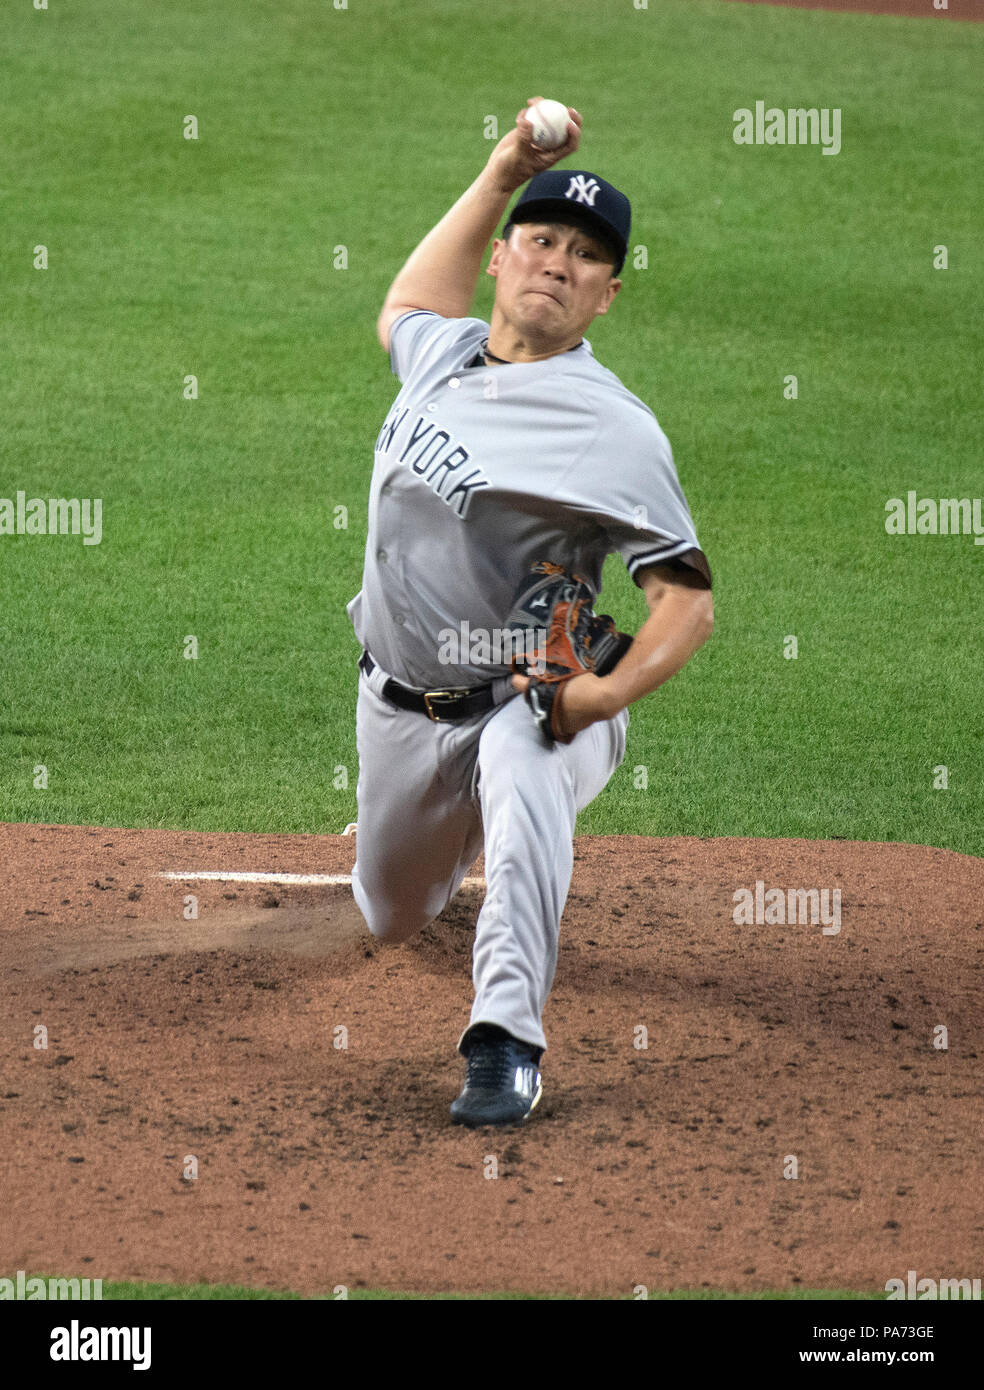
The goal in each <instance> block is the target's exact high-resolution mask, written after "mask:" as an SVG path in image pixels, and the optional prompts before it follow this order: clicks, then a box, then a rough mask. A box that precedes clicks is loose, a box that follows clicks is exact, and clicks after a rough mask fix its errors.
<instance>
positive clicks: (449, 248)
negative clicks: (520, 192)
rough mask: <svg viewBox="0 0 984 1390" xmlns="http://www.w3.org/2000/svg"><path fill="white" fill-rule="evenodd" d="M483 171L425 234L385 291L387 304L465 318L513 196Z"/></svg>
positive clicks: (486, 171)
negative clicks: (491, 244)
mask: <svg viewBox="0 0 984 1390" xmlns="http://www.w3.org/2000/svg"><path fill="white" fill-rule="evenodd" d="M512 193H513V190H512V189H511V188H503V187H501V185H499V184H498V183H497V182H496V179H495V177H494V175H493V174H492V173H491V171H490V170H489V169H488V168H487V167H486V168H485V169H483V170H482V172H481V173H480V174H479V176H478V178H477V179H476V180H475V182H474V183H473V184H472V185H471V187H470V188H468V189H467V190H466V191H465V192H464V193H463V194H462V195H461V197H460V198H459V199H458V201H457V202H456V203H455V205H454V207H453V208H451V210H450V211H449V212H447V213H445V215H444V216H443V217H442V218H441V220H440V222H438V224H437V226H436V227H434V228H433V229H432V230H431V231H429V232H428V233H427V235H426V236H425V237H424V239H423V241H422V242H421V243H420V244H419V246H418V247H417V249H416V250H415V251H414V252H413V254H412V255H411V256H410V258H409V260H408V261H407V262H406V264H405V265H404V267H403V269H402V270H401V271H400V273H399V274H398V275H397V277H396V279H395V280H394V281H393V283H392V285H391V286H390V290H389V294H388V295H387V296H386V303H387V305H389V304H406V305H411V306H412V307H413V308H415V309H433V310H434V312H435V313H438V314H441V315H442V316H443V317H444V318H464V317H465V315H466V314H467V313H468V310H469V309H470V307H471V302H472V300H473V299H474V297H475V287H476V285H477V284H478V276H479V273H480V271H481V269H482V256H483V255H484V253H485V248H486V247H487V246H488V244H489V242H490V241H491V239H492V236H493V233H494V232H495V229H496V227H498V225H499V222H500V220H501V218H502V215H503V213H504V212H505V210H506V207H507V206H508V203H509V199H510V197H511V196H512Z"/></svg>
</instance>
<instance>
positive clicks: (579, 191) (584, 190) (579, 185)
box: [564, 174, 601, 208]
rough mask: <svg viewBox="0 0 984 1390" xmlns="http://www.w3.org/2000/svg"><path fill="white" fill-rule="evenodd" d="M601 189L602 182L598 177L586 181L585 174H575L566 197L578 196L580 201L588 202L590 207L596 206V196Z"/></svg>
mask: <svg viewBox="0 0 984 1390" xmlns="http://www.w3.org/2000/svg"><path fill="white" fill-rule="evenodd" d="M600 190H601V184H600V183H599V182H598V180H597V179H594V178H592V179H588V180H587V181H585V178H584V175H583V174H575V175H574V176H573V177H572V179H571V181H570V183H569V184H568V187H567V192H566V193H565V194H564V197H565V198H576V199H577V201H578V202H579V203H587V205H588V207H589V208H593V207H594V201H595V198H597V196H598V194H599V192H600Z"/></svg>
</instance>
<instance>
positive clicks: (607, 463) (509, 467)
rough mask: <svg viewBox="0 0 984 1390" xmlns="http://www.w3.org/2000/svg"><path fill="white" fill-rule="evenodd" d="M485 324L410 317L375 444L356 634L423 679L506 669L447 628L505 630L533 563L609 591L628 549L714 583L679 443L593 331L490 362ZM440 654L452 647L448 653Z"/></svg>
mask: <svg viewBox="0 0 984 1390" xmlns="http://www.w3.org/2000/svg"><path fill="white" fill-rule="evenodd" d="M488 335H489V325H488V324H487V323H485V322H484V321H483V320H481V319H475V318H463V319H445V318H442V317H441V316H440V315H439V314H435V313H432V312H431V311H429V310H423V309H414V310H411V311H409V312H408V313H406V314H403V315H402V316H401V317H400V318H399V319H397V321H396V322H395V323H394V324H393V326H392V328H391V330H390V358H391V362H392V366H393V371H394V373H395V374H396V376H397V377H398V378H399V379H400V381H401V382H402V390H401V391H400V394H399V395H398V396H397V398H396V401H395V403H394V405H393V407H392V409H391V410H390V412H389V415H388V416H387V419H386V422H385V423H384V425H383V427H382V429H381V430H380V432H379V437H378V439H377V440H376V448H375V463H374V468H373V475H372V483H371V487H370V496H369V531H368V538H367V544H366V557H365V568H364V572H363V579H362V588H361V590H360V592H359V593H358V594H357V595H356V596H355V598H354V599H352V601H351V603H350V604H349V605H348V613H349V616H350V618H351V620H352V623H353V626H354V628H355V633H356V636H357V637H358V639H359V641H360V642H361V643H362V645H363V647H364V648H366V649H367V650H368V651H369V652H370V653H371V655H372V657H373V658H374V660H376V661H377V662H378V663H379V664H380V665H381V666H382V667H383V668H385V670H386V671H387V672H388V673H389V675H391V676H393V677H395V678H396V679H397V680H398V681H400V682H402V683H403V684H404V685H410V686H415V687H417V688H418V689H423V690H429V689H437V688H440V689H443V688H447V687H449V686H467V685H477V684H481V683H484V682H486V681H488V680H490V679H494V678H496V677H498V676H502V675H504V674H505V673H506V672H507V671H508V665H507V664H499V665H496V664H495V663H494V661H493V662H491V663H490V662H488V661H485V660H484V659H483V660H481V661H478V660H476V659H475V649H469V648H468V647H467V645H463V646H462V647H461V648H460V649H459V651H458V653H457V660H456V662H449V661H448V659H447V645H446V644H444V646H443V647H442V634H444V633H447V632H448V630H456V631H457V630H460V629H461V627H462V624H464V623H467V624H468V627H469V629H470V630H471V631H472V632H474V631H475V630H481V631H484V632H494V631H495V630H496V629H500V628H501V626H502V624H503V623H504V621H505V619H506V616H507V615H508V613H509V610H510V606H511V602H512V598H513V594H514V592H515V590H516V588H517V586H518V585H519V583H520V581H521V580H522V579H523V577H524V576H525V574H526V573H527V571H528V569H529V567H530V565H531V564H532V563H533V562H534V561H536V560H552V561H554V562H555V563H557V564H559V565H562V566H563V567H564V568H565V569H568V570H576V571H577V572H578V573H580V574H582V575H583V576H584V577H585V578H586V579H587V580H588V581H589V583H591V584H592V585H593V586H594V588H595V590H596V591H598V590H600V586H601V571H602V565H603V563H604V560H605V557H606V555H609V554H611V553H612V552H617V553H618V554H620V555H621V556H622V558H623V559H624V560H625V563H626V565H627V566H628V570H629V573H630V575H632V577H633V578H634V579H637V580H638V576H639V574H640V572H641V571H642V570H643V569H644V568H645V567H646V566H648V565H655V564H667V563H673V564H677V565H686V566H690V567H692V568H693V569H694V570H696V571H698V572H699V573H700V574H701V575H703V577H704V579H705V580H706V582H707V583H708V584H710V579H711V576H710V569H709V567H708V563H707V560H706V558H705V556H704V554H703V551H702V550H701V549H700V546H699V544H698V541H697V535H696V532H695V530H694V524H693V521H692V519H691V516H690V511H689V509H688V506H687V502H686V499H685V497H684V495H683V492H682V490H681V487H680V483H679V479H678V478H677V474H676V469H675V467H674V463H673V455H672V452H671V450H670V445H669V441H668V440H667V438H666V435H665V434H664V433H663V431H662V430H661V429H660V427H659V424H658V423H657V421H656V418H655V416H654V415H653V412H652V411H651V410H650V409H649V407H648V406H647V405H645V404H644V403H643V402H642V401H641V400H639V399H638V397H636V396H634V395H633V394H632V392H631V391H629V390H628V389H627V388H626V387H625V386H623V385H622V383H621V382H620V381H619V379H618V377H617V376H615V374H614V373H613V372H610V371H609V370H608V369H607V368H606V367H603V366H602V365H601V364H600V363H599V362H597V361H596V360H595V358H594V356H593V354H592V351H591V346H590V344H589V343H588V342H587V340H584V341H582V342H581V343H580V344H579V345H578V346H577V347H576V348H572V349H571V350H570V351H569V352H564V353H560V354H559V355H557V356H554V357H550V358H548V359H547V360H546V361H544V362H534V363H515V364H504V365H501V366H500V365H493V366H488V365H486V364H485V363H484V361H483V358H482V355H481V351H480V349H481V348H482V345H483V344H484V342H485V340H486V339H487V338H488ZM442 651H443V656H442V655H441V653H442Z"/></svg>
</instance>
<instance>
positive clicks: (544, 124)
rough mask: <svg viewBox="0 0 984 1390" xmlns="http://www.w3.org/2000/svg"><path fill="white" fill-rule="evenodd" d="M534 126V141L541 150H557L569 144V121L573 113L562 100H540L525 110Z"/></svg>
mask: <svg viewBox="0 0 984 1390" xmlns="http://www.w3.org/2000/svg"><path fill="white" fill-rule="evenodd" d="M525 115H526V118H527V120H528V121H529V122H530V124H531V125H532V127H533V143H534V145H536V146H538V148H539V149H541V150H556V149H558V148H559V147H560V146H561V145H566V144H567V122H568V121H569V120H570V118H571V115H570V112H569V111H568V109H567V107H566V106H565V105H564V103H563V102H561V101H549V100H544V101H538V102H536V104H535V105H534V106H528V107H527V108H526V112H525Z"/></svg>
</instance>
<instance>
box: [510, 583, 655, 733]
mask: <svg viewBox="0 0 984 1390" xmlns="http://www.w3.org/2000/svg"><path fill="white" fill-rule="evenodd" d="M594 599H595V593H594V590H593V589H592V587H591V585H590V584H588V582H587V581H586V580H585V579H582V578H581V576H580V575H579V574H568V573H567V572H566V571H565V570H564V569H563V568H562V567H561V566H560V565H555V564H554V563H553V562H552V561H550V560H538V561H537V562H536V563H535V564H534V565H533V566H532V567H531V568H530V572H529V574H528V575H527V576H526V578H525V579H524V580H523V582H522V584H521V585H520V586H519V588H518V590H517V591H516V595H515V597H514V599H513V606H512V610H511V612H510V614H509V617H508V619H507V621H506V627H507V629H508V630H510V631H511V632H513V633H514V634H516V636H514V637H512V638H511V639H510V640H511V642H512V652H513V657H512V669H513V670H514V671H515V672H516V674H517V675H522V676H528V677H529V679H530V683H529V687H528V688H527V690H526V701H527V703H528V704H529V707H530V709H531V710H532V711H533V718H534V719H535V720H536V723H537V725H538V726H539V728H540V730H541V732H542V733H543V735H544V737H545V738H546V740H547V742H548V743H554V742H557V743H570V742H571V741H572V740H573V737H574V735H573V734H563V733H562V732H561V730H560V724H559V714H560V708H561V703H562V700H563V693H564V686H565V685H566V684H567V682H568V681H571V680H573V679H574V678H575V677H576V676H583V675H584V674H585V672H588V671H590V672H593V674H594V675H596V676H607V675H608V673H609V671H611V670H613V669H614V668H615V666H616V665H617V664H618V662H619V661H621V659H622V657H623V656H624V655H625V653H626V652H627V651H628V649H629V647H630V646H631V645H632V638H631V637H630V636H628V634H627V633H624V632H619V631H618V630H617V629H616V627H615V623H614V621H613V620H612V619H611V618H610V617H609V616H608V615H607V614H601V615H600V616H599V615H597V614H595V613H593V612H592V609H591V605H592V603H593V602H594ZM519 634H522V635H523V641H522V643H520V641H519ZM520 646H521V647H522V651H521V652H520V654H518V655H517V654H516V653H517V649H518V648H520Z"/></svg>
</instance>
